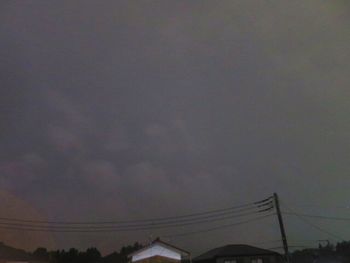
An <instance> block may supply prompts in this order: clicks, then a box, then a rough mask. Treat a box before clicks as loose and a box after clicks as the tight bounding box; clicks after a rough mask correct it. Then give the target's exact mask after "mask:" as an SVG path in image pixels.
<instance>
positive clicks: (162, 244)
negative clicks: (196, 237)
mask: <svg viewBox="0 0 350 263" xmlns="http://www.w3.org/2000/svg"><path fill="white" fill-rule="evenodd" d="M155 245H161V246H163V247H166V248H168V249H170V250H174V251H176V252H178V253H180V254H181V255H189V254H190V252H188V251H186V250H184V249H181V248H178V247H176V246H174V245H171V244H169V243H167V242H164V241H163V240H160V238H156V239H155V240H153V241H152V242H151V244H149V245H148V246H146V247H144V248H141V249H140V250H137V251H135V252H133V253H131V254H130V255H129V257H132V256H134V255H136V254H138V253H140V252H141V251H144V250H146V249H149V248H151V247H153V246H155Z"/></svg>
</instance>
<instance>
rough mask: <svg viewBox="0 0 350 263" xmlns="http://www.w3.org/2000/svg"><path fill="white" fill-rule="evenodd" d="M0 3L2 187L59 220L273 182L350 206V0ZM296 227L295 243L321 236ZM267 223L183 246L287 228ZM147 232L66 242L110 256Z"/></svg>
mask: <svg viewBox="0 0 350 263" xmlns="http://www.w3.org/2000/svg"><path fill="white" fill-rule="evenodd" d="M1 10H2V11H1V18H0V20H1V23H0V34H1V38H2V40H3V41H1V43H0V54H1V57H2V58H3V59H2V62H1V63H0V68H1V71H0V72H1V73H0V77H1V80H2V83H3V85H2V88H1V91H0V92H1V94H0V103H1V105H2V106H1V111H0V117H1V123H0V125H1V129H0V135H1V137H0V144H1V147H0V170H1V175H0V180H1V185H2V187H3V188H5V189H7V190H8V191H11V192H12V193H13V194H16V195H18V196H21V198H23V199H25V200H27V202H30V203H32V204H35V206H36V207H38V209H40V210H41V211H43V214H46V215H47V217H48V218H49V219H52V218H54V219H56V218H59V219H80V220H86V219H95V220H99V219H105V218H123V219H124V218H125V219H128V218H129V219H131V218H145V217H150V216H151V215H152V216H153V215H157V216H164V215H168V214H170V213H171V214H172V215H175V214H181V213H188V212H191V211H200V210H206V209H212V208H217V207H225V206H230V205H232V203H244V202H246V201H248V200H255V199H259V198H261V197H265V196H267V195H269V194H270V193H271V192H273V191H278V192H279V193H280V195H281V197H282V199H283V200H286V202H301V203H302V202H305V200H307V202H309V203H320V202H321V203H323V204H344V203H347V201H346V200H347V199H348V196H347V187H346V183H344V182H347V178H348V174H349V168H348V165H347V162H348V159H349V157H350V156H349V155H350V149H349V144H348V142H349V134H350V133H349V129H350V126H349V122H348V115H349V107H348V106H349V105H348V97H349V95H350V94H349V89H348V86H349V85H348V84H349V76H348V72H349V63H348V61H349V56H350V52H349V49H348V48H347V47H348V46H349V38H348V35H349V33H350V32H349V29H348V27H347V26H346V25H347V24H348V19H349V5H348V4H347V3H346V2H344V1H332V2H331V3H320V2H319V1H306V2H303V3H298V2H286V1H244V2H232V1H220V3H216V2H215V3H214V2H210V1H200V2H197V1H192V2H188V1H176V2H174V3H165V2H160V1H152V2H149V1H142V2H137V3H136V2H129V1H119V2H118V3H115V2H108V1H104V2H99V3H95V2H86V1H76V2H74V3H71V1H63V2H57V3H50V4H49V3H46V2H17V1H9V2H6V3H5V4H3V8H2V9H1ZM169 207H171V209H170V210H169ZM77 208H79V209H77ZM287 222H288V225H289V226H290V227H288V232H289V233H290V235H291V236H292V237H293V238H295V239H303V238H305V239H317V238H318V237H321V234H320V233H317V232H308V231H306V229H305V228H304V227H305V226H301V225H300V224H298V223H297V222H296V221H295V220H293V219H289V220H287ZM273 223H274V222H272V221H271V222H270V221H269V222H266V225H268V224H272V225H273ZM299 223H300V222H299ZM325 227H327V228H329V229H330V230H333V231H335V232H336V231H338V232H340V231H341V232H344V231H345V230H344V229H343V226H341V225H337V224H331V223H329V224H325ZM257 229H258V226H252V228H250V232H247V229H246V228H243V227H242V228H238V229H237V230H235V231H232V232H229V231H227V232H225V233H223V232H218V233H212V234H210V235H211V238H210V240H208V238H205V237H208V236H209V235H208V236H204V238H201V241H200V242H199V241H198V239H196V238H193V239H188V240H181V239H179V240H173V241H174V242H178V243H179V245H180V246H181V245H182V246H185V247H188V249H190V250H193V251H195V252H200V251H201V250H203V249H205V248H210V247H211V246H216V245H217V244H223V243H225V242H227V243H232V242H241V241H242V240H243V241H246V242H250V241H252V240H254V239H260V240H261V239H276V238H277V236H278V232H276V231H274V230H273V228H269V227H266V229H265V230H263V231H262V230H261V231H259V233H260V234H259V236H254V235H253V233H254V231H253V230H257ZM184 230H186V229H184ZM178 231H180V230H178ZM345 232H346V231H345ZM157 233H158V232H157ZM157 233H153V234H157ZM232 233H233V234H232ZM149 234H150V233H144V232H142V233H133V234H125V235H124V234H121V235H113V236H112V235H110V236H92V235H85V236H81V235H77V236H75V237H72V238H69V240H68V241H67V238H66V237H65V236H64V235H57V236H55V238H56V240H57V243H56V244H57V246H59V247H64V246H79V247H82V248H84V247H87V246H89V245H96V246H99V245H100V246H101V248H102V249H103V250H104V251H105V252H109V251H111V250H113V249H116V248H117V247H118V246H120V245H121V244H123V243H127V242H133V241H134V240H137V239H138V240H146V239H147V238H148V235H149ZM158 234H165V232H159V233H158ZM250 234H252V235H250ZM346 234H348V233H344V235H346ZM271 236H274V237H273V238H268V237H271ZM5 241H6V240H5ZM36 245H37V244H34V243H30V244H25V245H23V246H24V247H26V246H27V247H28V248H33V246H36Z"/></svg>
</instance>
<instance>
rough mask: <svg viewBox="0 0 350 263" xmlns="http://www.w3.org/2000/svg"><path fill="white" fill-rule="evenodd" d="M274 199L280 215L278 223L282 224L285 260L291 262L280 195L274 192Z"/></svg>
mask: <svg viewBox="0 0 350 263" xmlns="http://www.w3.org/2000/svg"><path fill="white" fill-rule="evenodd" d="M273 199H274V200H275V206H276V212H277V217H278V223H279V225H280V230H281V236H282V242H283V249H284V254H285V260H286V262H287V263H289V252H288V242H287V236H286V231H285V230H284V225H283V219H282V214H281V209H280V203H279V200H278V195H277V194H276V193H274V194H273Z"/></svg>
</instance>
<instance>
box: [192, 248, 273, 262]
mask: <svg viewBox="0 0 350 263" xmlns="http://www.w3.org/2000/svg"><path fill="white" fill-rule="evenodd" d="M263 255H279V254H278V253H277V252H274V251H271V250H267V249H263V248H258V247H253V246H249V245H226V246H223V247H218V248H214V249H212V250H209V251H208V252H206V253H204V254H202V255H200V256H198V257H196V258H195V259H194V261H201V260H210V259H215V258H218V257H233V256H263Z"/></svg>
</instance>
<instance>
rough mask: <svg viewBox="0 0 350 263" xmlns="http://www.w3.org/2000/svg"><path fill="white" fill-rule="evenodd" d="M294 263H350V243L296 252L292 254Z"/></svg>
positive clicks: (344, 242)
mask: <svg viewBox="0 0 350 263" xmlns="http://www.w3.org/2000/svg"><path fill="white" fill-rule="evenodd" d="M291 261H292V262H293V263H313V262H332V263H333V262H334V263H337V262H340V263H350V241H343V242H340V243H337V244H336V245H333V244H331V243H328V244H327V245H324V246H322V245H319V246H318V248H308V249H303V250H297V251H294V252H293V253H292V254H291Z"/></svg>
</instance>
